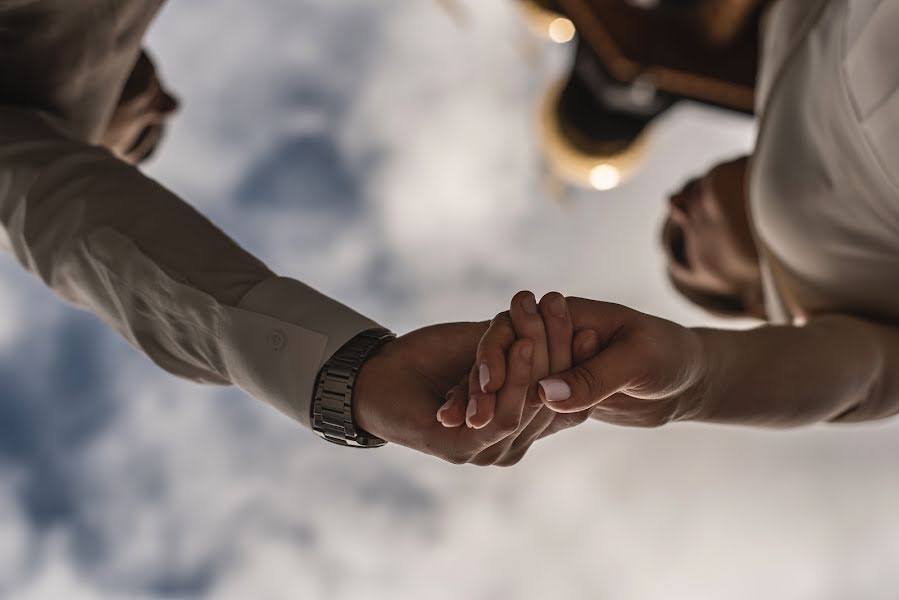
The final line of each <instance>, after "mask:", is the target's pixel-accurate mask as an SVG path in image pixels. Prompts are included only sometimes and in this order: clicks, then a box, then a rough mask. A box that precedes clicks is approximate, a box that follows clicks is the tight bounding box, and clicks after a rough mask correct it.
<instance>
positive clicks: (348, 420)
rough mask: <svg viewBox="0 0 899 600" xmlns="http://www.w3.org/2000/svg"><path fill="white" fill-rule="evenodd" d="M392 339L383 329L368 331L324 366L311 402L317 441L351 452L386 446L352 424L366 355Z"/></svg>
mask: <svg viewBox="0 0 899 600" xmlns="http://www.w3.org/2000/svg"><path fill="white" fill-rule="evenodd" d="M395 338H396V335H395V334H393V333H391V332H390V331H388V330H386V329H370V330H368V331H365V332H362V333H360V334H359V335H357V336H356V337H354V338H353V339H351V340H350V341H348V342H347V343H346V344H344V345H343V346H342V347H341V348H340V350H338V351H337V352H335V353H334V355H333V356H332V357H331V358H330V359H328V362H326V363H325V364H324V366H323V367H322V368H321V371H319V373H318V383H317V384H316V386H315V397H314V398H313V400H312V430H313V431H315V433H317V434H318V435H319V436H320V437H322V438H324V439H326V440H327V441H329V442H332V443H334V444H338V445H340V446H348V447H351V448H377V447H380V446H383V445H384V444H386V443H387V442H386V441H384V440H382V439H381V438H379V437H377V436H374V435H372V434H370V433H368V432H367V431H365V430H364V429H362V428H361V427H359V426H358V425H356V423H355V422H354V421H353V387H354V384H355V383H356V376H357V375H358V374H359V369H361V368H362V364H363V363H364V362H365V360H366V359H367V358H368V357H369V355H370V354H371V353H372V352H374V351H375V350H377V349H378V348H380V347H381V346H383V345H384V344H386V343H387V342H389V341H391V340H393V339H395Z"/></svg>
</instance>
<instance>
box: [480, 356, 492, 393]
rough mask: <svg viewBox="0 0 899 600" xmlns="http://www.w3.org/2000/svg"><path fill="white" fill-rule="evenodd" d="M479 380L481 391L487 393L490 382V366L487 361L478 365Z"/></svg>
mask: <svg viewBox="0 0 899 600" xmlns="http://www.w3.org/2000/svg"><path fill="white" fill-rule="evenodd" d="M478 380H479V381H480V383H481V391H482V392H484V393H485V394H486V393H487V384H488V383H490V367H488V366H487V363H481V366H480V367H478Z"/></svg>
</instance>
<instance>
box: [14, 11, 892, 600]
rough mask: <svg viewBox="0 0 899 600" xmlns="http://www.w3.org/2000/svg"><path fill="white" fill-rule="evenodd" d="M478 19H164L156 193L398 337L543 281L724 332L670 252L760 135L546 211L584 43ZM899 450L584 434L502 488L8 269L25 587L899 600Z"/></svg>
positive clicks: (693, 112) (564, 438) (887, 443)
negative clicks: (325, 438)
mask: <svg viewBox="0 0 899 600" xmlns="http://www.w3.org/2000/svg"><path fill="white" fill-rule="evenodd" d="M462 5H463V6H464V7H466V9H467V11H468V13H467V14H468V16H469V18H468V19H466V21H465V24H464V25H463V26H459V25H457V24H456V23H454V22H453V21H452V20H451V19H449V18H447V16H446V15H445V14H444V13H442V12H441V11H440V10H438V9H437V5H436V3H431V2H410V1H409V0H345V1H341V2H325V1H324V0H317V1H315V0H264V1H261V2H241V1H239V0H220V1H219V2H216V3H214V5H213V4H211V3H188V2H179V3H172V4H171V5H169V6H167V7H166V9H165V10H164V11H163V14H162V16H161V18H160V20H159V22H158V24H157V25H156V26H155V28H154V30H153V31H152V33H151V36H150V45H151V47H152V48H153V50H154V52H155V54H156V55H157V58H158V62H159V64H160V68H161V71H162V73H163V75H164V76H165V77H166V78H167V80H168V82H169V83H170V84H171V86H172V87H173V88H175V90H176V91H177V92H178V93H179V95H180V96H181V98H182V100H183V104H184V110H183V112H182V114H181V115H180V116H179V117H178V118H177V119H176V120H175V122H174V124H173V127H172V133H171V135H170V136H169V139H168V140H167V142H166V145H165V147H164V148H163V151H162V153H161V155H160V156H159V158H157V159H156V160H155V162H154V163H153V164H152V165H150V168H149V170H150V172H151V174H153V175H154V176H156V177H158V178H159V179H160V180H161V181H163V182H164V183H166V184H167V185H169V186H170V187H171V188H172V189H174V190H175V191H176V192H178V193H179V194H181V195H182V196H183V197H184V198H185V199H187V200H188V201H189V202H191V203H192V204H194V205H195V206H197V207H198V208H199V209H200V210H202V211H203V212H205V213H206V214H207V215H209V216H210V217H211V218H212V219H213V220H214V221H215V222H216V223H218V224H219V225H220V226H221V227H223V228H224V229H225V230H226V231H227V232H228V233H229V234H231V235H233V236H234V237H235V238H236V239H238V240H239V241H240V242H241V243H242V244H244V245H245V246H246V247H247V248H249V249H251V250H252V251H253V252H254V253H256V254H257V255H258V256H260V258H262V259H263V260H265V261H266V262H267V263H268V264H269V265H270V266H271V267H272V268H273V269H274V270H275V271H277V272H279V273H280V274H283V275H288V276H292V277H296V278H298V279H301V280H303V281H306V282H307V283H310V284H312V285H315V286H316V287H318V288H320V289H322V290H323V291H325V292H327V293H329V294H332V295H334V296H335V297H337V298H338V299H340V300H342V301H344V302H346V303H348V304H350V305H352V306H354V307H355V308H357V309H359V310H361V311H363V312H366V313H367V314H369V315H371V316H373V317H374V318H376V319H378V320H380V321H381V322H382V323H384V324H385V325H387V326H390V327H392V328H394V329H396V330H397V331H400V332H402V331H408V330H410V329H412V328H415V327H418V326H422V325H425V324H429V323H434V322H439V321H450V320H461V319H484V318H488V317H490V316H492V315H493V314H495V313H496V312H497V311H499V310H501V309H502V308H503V307H504V305H505V303H507V302H508V299H509V298H510V297H511V296H512V294H513V293H515V292H516V291H518V290H519V289H525V288H527V289H534V291H536V292H538V293H542V292H545V291H548V290H550V289H558V290H560V291H563V292H566V293H569V294H577V295H582V296H588V297H594V298H603V299H607V300H613V301H617V302H623V303H626V304H629V305H632V306H634V307H636V308H639V309H641V310H645V311H649V312H653V313H655V314H659V315H662V316H665V317H668V318H672V319H676V320H679V321H681V322H684V323H688V324H699V323H710V321H709V320H708V319H707V318H706V317H704V316H703V315H701V314H700V313H698V312H696V311H694V310H692V309H691V308H690V307H688V306H687V305H685V304H684V303H683V302H682V301H681V300H680V299H678V298H677V297H676V296H674V294H673V293H672V292H671V291H670V290H669V289H668V287H667V284H666V283H665V280H664V277H663V275H662V270H661V265H662V263H661V256H660V255H659V252H658V251H657V244H656V242H655V235H656V233H657V229H658V226H659V223H660V219H661V217H662V214H663V212H662V211H663V207H664V204H663V203H664V195H665V193H666V192H667V191H669V190H671V189H673V188H674V187H675V186H676V185H678V184H679V183H680V182H681V181H682V180H683V178H684V177H686V176H688V175H691V174H694V173H696V172H698V171H700V170H702V169H704V168H706V167H707V166H709V165H711V164H713V163H714V162H715V161H717V160H720V159H725V158H729V157H731V156H733V155H735V154H737V153H739V152H745V151H746V150H747V149H749V148H750V147H751V143H752V136H753V126H752V124H751V123H749V122H747V121H744V120H741V119H736V118H733V117H730V116H728V115H724V114H721V113H717V112H712V111H705V110H703V109H699V108H697V107H690V106H687V107H682V108H680V109H678V110H677V111H675V112H674V113H673V114H672V115H670V116H669V117H668V118H666V119H665V120H664V122H663V123H661V124H660V126H659V128H658V130H657V132H656V135H655V143H654V146H653V150H652V153H651V155H650V157H649V162H648V165H647V169H646V172H645V176H644V177H643V178H641V179H640V180H638V181H635V182H633V183H631V184H629V185H627V186H625V187H623V188H622V189H620V190H617V191H615V192H612V193H608V194H603V195H595V194H585V193H581V192H573V191H567V192H562V193H554V192H551V191H550V190H551V188H552V185H551V182H549V181H548V180H547V177H546V175H545V173H544V171H543V168H542V165H541V161H540V156H539V151H538V148H537V144H536V142H535V134H534V128H533V123H534V111H535V109H536V107H537V105H538V103H539V100H540V97H541V93H542V90H544V89H545V88H546V86H547V85H548V84H549V83H550V82H551V81H552V80H553V79H554V78H555V77H557V76H558V75H559V73H560V67H561V65H562V64H563V62H564V59H565V54H566V52H567V51H566V49H564V48H547V47H543V46H540V45H535V43H534V42H533V41H531V40H530V38H529V37H528V35H527V33H526V31H525V29H524V27H523V25H522V24H521V22H520V21H519V20H518V18H517V15H516V13H515V12H514V11H513V10H512V8H511V6H510V5H509V4H508V3H505V2H495V3H492V2H491V3H488V2H477V1H476V0H469V1H467V2H462ZM897 455H899V428H897V425H895V424H892V425H891V424H885V425H879V426H873V427H871V426H869V427H850V428H838V429H834V428H813V429H809V430H805V431H801V432H793V433H789V434H784V433H765V432H753V431H745V430H738V429H732V428H713V427H700V426H677V427H671V428H667V429H665V430H660V431H652V432H646V431H632V430H625V429H616V428H612V427H608V426H603V425H599V424H588V425H587V426H584V427H582V428H580V429H578V430H576V431H572V432H568V433H566V434H565V435H561V436H557V438H553V439H550V440H546V441H544V442H541V444H540V445H538V446H536V447H535V448H534V450H533V452H532V454H531V455H529V457H528V458H527V459H526V460H525V461H524V462H523V463H522V464H521V465H519V466H518V467H516V468H514V469H510V470H479V469H475V468H458V467H452V466H450V465H445V464H443V463H440V462H438V461H436V460H434V459H431V458H428V457H424V456H419V455H415V454H413V453H411V452H408V451H405V450H403V449H401V448H395V447H388V448H386V449H384V450H382V451H378V452H369V453H358V452H349V451H341V449H339V448H335V447H332V446H330V445H325V444H322V443H320V442H319V441H318V439H317V438H315V437H314V436H312V435H311V434H309V433H308V432H306V431H304V430H302V429H300V428H299V427H298V426H296V425H295V424H293V423H292V422H290V421H288V420H287V419H285V418H284V417H282V416H281V415H279V414H278V413H276V412H275V411H273V410H271V409H269V408H268V407H266V406H264V405H261V404H260V403H258V402H256V401H254V400H253V399H251V398H248V397H246V396H245V395H243V394H242V393H241V392H239V391H237V390H234V389H224V388H204V387H200V386H197V385H194V384H191V383H187V382H183V381H179V380H176V379H174V378H172V377H170V376H168V375H166V374H165V373H162V372H159V371H158V370H157V369H155V368H154V367H153V366H152V365H151V364H150V362H149V361H148V360H147V359H145V358H144V357H142V356H141V355H140V354H138V353H137V352H135V351H133V350H132V349H130V348H129V347H128V346H127V344H126V343H125V342H123V341H122V340H120V339H119V338H118V337H117V336H116V335H115V334H113V333H111V332H109V331H107V330H106V329H105V328H103V327H102V326H101V325H100V324H99V323H98V322H97V321H96V320H95V319H94V318H93V317H91V316H90V315H88V314H86V313H82V312H79V311H76V310H74V309H72V308H70V307H68V306H65V305H63V304H62V303H61V302H59V301H58V300H57V299H56V298H54V297H53V296H52V295H51V294H50V293H48V292H46V291H45V290H44V289H43V288H42V287H41V286H40V285H39V283H38V282H37V281H35V280H33V279H32V278H31V277H29V276H28V275H26V274H24V273H21V272H20V270H19V268H18V267H17V266H16V265H15V264H14V263H13V261H12V260H11V259H10V258H6V260H3V261H0V482H2V483H0V596H2V597H9V598H16V599H17V600H18V599H25V600H29V599H40V600H44V599H54V600H55V599H56V598H66V599H75V600H78V599H94V598H127V599H132V598H135V599H142V598H148V599H149V598H154V599H155V598H184V599H194V598H197V599H199V598H215V599H220V598H222V599H232V598H233V599H241V600H243V599H246V598H266V599H273V600H278V599H282V598H283V599H291V600H293V599H296V598H304V599H305V598H310V599H311V598H315V599H319V598H322V599H330V598H334V599H343V598H359V597H364V598H385V599H386V598H428V599H429V600H430V599H435V600H440V599H443V598H447V599H449V598H460V597H461V598H475V599H477V598H484V599H487V598H490V599H493V598H504V597H509V598H511V597H515V598H524V599H528V598H542V597H546V596H550V597H560V598H600V597H602V598H628V599H637V600H640V599H653V598H666V599H668V598H681V597H683V598H691V599H704V598H709V599H716V600H717V599H720V598H724V597H726V598H729V599H741V598H747V599H750V598H752V599H755V598H759V597H772V596H775V597H790V598H825V599H826V598H833V599H838V598H840V599H842V598H846V597H865V598H887V597H894V596H895V593H894V592H895V590H896V589H897V588H899V575H897V573H899V571H897V570H896V569H895V557H896V556H899V545H897V544H899V542H897V540H899V513H897V512H896V511H895V506H896V505H897V502H899V475H897V470H896V464H895V457H896V456H897ZM747 573H749V574H751V575H747ZM774 590H776V591H774ZM890 590H892V591H893V593H892V594H891V593H890Z"/></svg>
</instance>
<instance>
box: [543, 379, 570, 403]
mask: <svg viewBox="0 0 899 600" xmlns="http://www.w3.org/2000/svg"><path fill="white" fill-rule="evenodd" d="M540 387H541V388H543V397H544V398H546V400H547V402H562V401H563V400H568V399H569V398H571V388H570V387H568V384H567V383H565V382H564V381H562V380H561V379H544V380H543V381H541V382H540Z"/></svg>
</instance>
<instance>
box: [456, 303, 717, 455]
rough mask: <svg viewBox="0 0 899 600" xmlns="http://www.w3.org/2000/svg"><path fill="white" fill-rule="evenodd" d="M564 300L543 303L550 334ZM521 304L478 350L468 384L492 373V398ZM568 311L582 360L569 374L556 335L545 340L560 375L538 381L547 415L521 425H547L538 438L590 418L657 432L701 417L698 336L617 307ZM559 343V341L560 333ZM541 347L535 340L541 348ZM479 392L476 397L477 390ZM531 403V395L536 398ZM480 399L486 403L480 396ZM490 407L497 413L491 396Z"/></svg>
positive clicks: (572, 306) (702, 364)
mask: <svg viewBox="0 0 899 600" xmlns="http://www.w3.org/2000/svg"><path fill="white" fill-rule="evenodd" d="M557 299H561V296H560V295H559V294H548V295H547V296H545V297H544V299H543V300H541V302H540V307H541V310H540V313H541V316H542V317H543V318H544V321H545V322H546V323H547V331H553V330H555V329H557V328H559V325H560V324H559V323H558V322H556V317H555V315H554V313H553V312H552V311H550V310H548V309H549V306H550V304H551V302H552V301H557ZM516 300H520V295H519V296H516ZM515 306H516V301H513V310H512V311H511V312H510V317H507V316H505V315H499V316H498V317H497V318H496V319H494V321H493V323H491V325H490V328H489V329H488V330H487V332H486V333H485V334H484V337H483V338H482V339H481V343H480V344H479V345H478V350H477V357H478V363H477V366H476V369H474V370H473V372H472V375H471V376H470V378H469V379H470V380H471V381H477V382H478V383H480V381H478V379H477V378H476V377H475V373H477V372H485V371H486V372H487V373H489V375H490V377H489V382H487V384H486V386H485V388H486V390H485V391H486V392H488V394H486V395H487V396H489V393H490V392H492V391H494V390H496V389H501V388H502V387H503V385H504V383H505V381H504V377H505V371H504V369H503V363H504V361H505V355H506V352H507V351H508V348H509V347H510V345H511V343H512V342H513V341H514V340H515V339H516V331H517V329H516V326H515V323H514V321H515V320H516V310H515ZM565 306H566V311H567V314H568V315H569V316H568V317H567V319H568V321H569V322H570V325H569V327H571V328H572V331H573V333H572V334H571V337H570V338H569V339H572V340H573V343H572V346H573V348H574V353H575V356H574V357H573V363H572V365H571V366H570V368H565V367H564V365H565V364H566V363H565V361H564V356H565V354H564V350H563V349H562V344H561V343H554V342H553V341H551V340H552V338H553V336H552V335H547V336H546V338H545V339H546V343H547V344H548V348H549V349H548V353H549V354H550V355H554V356H556V357H557V358H559V357H561V360H559V362H557V363H556V364H555V365H553V366H552V367H551V368H550V370H549V372H551V373H557V374H556V375H553V376H541V377H539V387H538V389H537V390H536V391H537V393H538V396H537V399H538V400H539V403H540V405H541V406H545V410H544V411H543V414H542V415H539V416H538V415H536V414H534V415H532V414H531V412H529V411H528V410H526V411H525V415H524V417H525V418H524V419H523V421H522V422H529V423H533V422H534V421H536V422H537V423H540V425H541V429H540V432H539V433H538V434H537V438H540V437H545V436H546V435H550V434H552V433H555V432H557V431H561V430H563V429H567V428H569V427H572V426H573V425H576V424H579V423H581V422H583V421H584V420H585V419H587V418H588V417H590V416H592V417H594V418H596V419H600V420H603V421H607V422H610V423H615V424H618V425H632V426H641V427H657V426H660V425H663V424H665V423H668V422H670V421H674V420H681V419H686V418H690V417H691V416H693V415H694V413H695V412H696V410H697V406H696V405H697V403H698V400H697V399H698V397H699V390H700V389H701V388H702V387H703V383H702V382H703V381H704V376H705V373H706V371H707V365H706V358H705V354H704V351H703V345H702V343H701V342H700V339H699V336H698V335H697V334H696V333H695V332H694V331H693V330H690V329H687V328H685V327H682V326H680V325H677V324H675V323H672V322H670V321H666V320H664V319H659V318H657V317H653V316H650V315H646V314H643V313H640V312H637V311H635V310H632V309H629V308H627V307H624V306H620V305H617V304H610V303H606V302H596V301H592V300H585V299H582V298H568V299H565ZM561 329H564V326H563V327H561ZM555 339H556V340H559V336H558V334H556V336H555ZM562 339H564V338H562ZM541 341H542V340H541V339H539V338H538V339H537V340H535V342H536V346H535V347H539V346H540V342H541ZM539 360H540V359H539V358H537V357H535V363H534V367H535V368H534V372H533V374H534V375H536V374H538V373H542V372H543V371H540V370H539V369H538V364H539V363H538V361H539ZM481 365H485V366H483V367H482V366H481ZM473 387H474V386H473ZM532 391H533V390H532ZM473 393H474V394H475V395H477V389H476V388H475V389H474V391H473ZM532 397H533V396H532V393H529V399H532ZM478 398H479V403H480V398H481V396H478ZM486 404H487V410H490V409H491V407H492V404H491V403H490V400H489V398H488V399H487V401H486ZM454 410H456V411H458V410H459V409H458V408H455V409H454ZM532 412H536V411H532ZM478 415H479V416H480V410H479V411H478ZM529 417H530V419H531V420H530V421H528V418H529ZM460 422H461V419H460ZM478 423H479V422H478V421H475V424H478ZM529 433H531V434H532V433H533V429H532V430H531V432H529ZM519 437H520V436H519ZM528 437H529V436H528ZM535 439H536V438H535ZM522 441H523V440H522ZM531 441H533V440H531ZM517 442H518V440H516V443H517Z"/></svg>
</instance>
